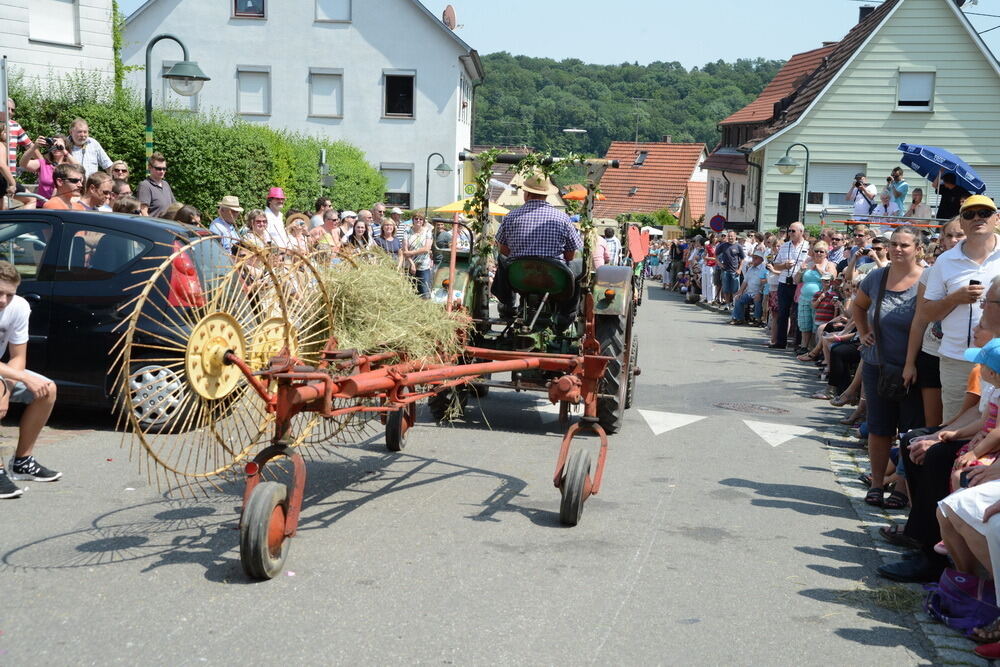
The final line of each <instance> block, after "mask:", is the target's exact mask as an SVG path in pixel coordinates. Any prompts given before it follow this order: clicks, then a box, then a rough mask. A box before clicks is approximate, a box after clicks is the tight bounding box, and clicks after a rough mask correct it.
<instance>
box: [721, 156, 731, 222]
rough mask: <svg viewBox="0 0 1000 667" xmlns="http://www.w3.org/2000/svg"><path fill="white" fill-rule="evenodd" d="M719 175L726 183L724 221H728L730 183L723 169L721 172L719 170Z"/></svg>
mask: <svg viewBox="0 0 1000 667" xmlns="http://www.w3.org/2000/svg"><path fill="white" fill-rule="evenodd" d="M719 173H720V174H722V180H724V181H725V182H726V220H727V221H728V220H729V198H730V196H732V194H733V193H732V191H731V190H730V189H729V188H730V187H731V186H732V183H730V182H729V179H728V178H727V177H726V172H725V170H724V169H723V170H719Z"/></svg>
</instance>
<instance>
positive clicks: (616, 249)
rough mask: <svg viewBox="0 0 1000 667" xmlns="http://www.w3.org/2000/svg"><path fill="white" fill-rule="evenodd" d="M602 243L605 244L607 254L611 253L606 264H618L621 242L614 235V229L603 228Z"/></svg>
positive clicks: (619, 261)
mask: <svg viewBox="0 0 1000 667" xmlns="http://www.w3.org/2000/svg"><path fill="white" fill-rule="evenodd" d="M604 243H605V244H607V246H608V254H609V255H611V261H610V262H608V264H614V265H617V264H620V263H621V260H622V242H621V241H619V240H618V237H617V236H615V230H614V229H612V228H611V227H608V228H607V229H605V230H604Z"/></svg>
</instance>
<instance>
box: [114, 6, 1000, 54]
mask: <svg viewBox="0 0 1000 667" xmlns="http://www.w3.org/2000/svg"><path fill="white" fill-rule="evenodd" d="M201 1H203V2H204V1H207V0H201ZM211 1H213V2H219V1H225V0H211ZM308 1H309V0H280V2H308ZM356 1H358V2H371V1H372V0H356ZM142 2H143V0H119V3H120V6H121V9H122V11H123V12H125V13H126V14H128V13H131V12H132V11H134V10H135V9H136V8H137V7H139V5H141V4H142ZM272 2H278V0H272ZM279 4H280V3H279ZM448 4H449V3H448V1H447V0H443V1H442V0H424V5H425V6H426V7H427V8H428V9H430V10H431V11H432V12H433V13H434V14H435V15H437V16H440V15H441V12H442V11H443V10H444V8H445V6H446V5H448ZM451 4H452V5H453V6H454V7H455V13H456V15H457V18H458V24H459V26H460V27H459V28H458V31H457V32H458V34H459V35H460V36H461V37H462V39H464V40H465V41H466V42H468V44H469V45H470V46H472V48H474V49H476V50H477V51H479V52H480V53H492V52H494V51H509V52H510V53H513V54H515V55H528V56H540V57H547V58H554V59H556V60H561V59H563V58H579V59H580V60H582V61H584V62H589V63H601V64H612V63H622V62H634V61H638V62H639V63H641V64H646V63H650V62H653V61H655V60H662V61H665V62H672V61H678V62H680V63H681V64H682V65H684V66H685V67H688V68H690V67H694V66H696V65H703V64H705V63H707V62H712V61H715V60H727V61H733V60H736V59H737V58H756V57H762V58H774V59H781V60H785V59H787V58H788V57H789V56H791V55H792V54H794V53H798V52H799V51H807V50H809V49H813V48H816V47H818V46H820V44H821V43H822V42H823V41H836V40H839V39H840V38H841V37H843V36H844V35H845V34H846V33H847V31H848V30H850V28H851V26H852V25H854V24H855V23H856V22H857V19H858V7H860V6H861V5H862V4H863V3H862V2H856V1H854V0H711V1H706V0H619V1H618V2H606V1H605V2H598V1H597V0H451ZM873 4H877V0H876V1H875V2H874V3H873ZM964 9H965V10H966V11H969V12H982V13H987V14H1000V0H980V2H979V4H978V5H975V6H974V5H971V4H968V3H967V5H966V7H965V8H964ZM970 18H971V19H972V23H973V25H974V26H975V27H976V29H977V30H986V29H989V28H992V27H994V26H998V25H1000V18H989V17H981V16H970ZM983 37H984V38H985V39H986V43H987V45H989V47H990V48H991V49H992V50H993V52H994V53H997V51H998V49H1000V30H994V31H992V32H989V33H986V34H985V35H984V36H983Z"/></svg>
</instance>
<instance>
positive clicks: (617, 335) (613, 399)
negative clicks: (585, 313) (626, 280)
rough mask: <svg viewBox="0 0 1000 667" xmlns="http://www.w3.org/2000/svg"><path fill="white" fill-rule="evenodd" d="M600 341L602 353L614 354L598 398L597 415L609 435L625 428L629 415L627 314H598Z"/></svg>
mask: <svg viewBox="0 0 1000 667" xmlns="http://www.w3.org/2000/svg"><path fill="white" fill-rule="evenodd" d="M595 324H596V327H595V329H596V332H595V333H596V335H597V342H598V343H600V344H601V354H602V355H603V356H606V357H611V361H609V362H608V365H607V366H606V367H605V368H604V378H603V380H602V381H601V384H600V388H599V390H598V391H599V393H600V394H601V397H600V398H598V399H597V419H598V421H599V422H600V424H601V426H602V427H603V428H604V431H605V433H607V434H608V435H611V434H614V433H617V432H618V431H620V430H621V427H622V419H623V418H624V416H625V393H626V389H627V386H628V377H627V375H628V368H627V367H626V365H625V363H624V359H625V318H623V317H618V316H616V315H600V316H598V317H597V322H596V323H595Z"/></svg>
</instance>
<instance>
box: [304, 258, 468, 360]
mask: <svg viewBox="0 0 1000 667" xmlns="http://www.w3.org/2000/svg"><path fill="white" fill-rule="evenodd" d="M320 271H321V274H322V279H323V281H324V283H325V284H326V288H327V290H328V291H329V293H330V301H331V302H332V304H333V326H332V333H333V336H334V337H335V338H336V339H337V345H338V347H340V348H341V349H356V350H358V351H360V352H364V353H373V352H381V351H393V352H397V353H399V354H400V356H401V357H406V358H409V359H425V360H428V361H432V360H447V359H449V358H450V357H453V356H454V355H456V354H458V353H460V352H461V350H462V343H461V341H462V339H463V336H462V333H463V332H464V331H465V330H467V329H468V328H469V326H470V325H471V321H470V319H469V318H468V317H467V316H466V315H464V314H462V313H455V312H452V313H448V312H445V309H444V306H443V305H441V304H438V303H434V302H433V301H431V300H429V299H422V298H420V297H419V296H418V295H417V293H416V290H415V288H414V286H413V283H412V282H411V280H410V278H409V276H407V275H405V274H403V273H401V272H400V271H399V269H398V268H396V263H395V262H394V261H393V260H392V259H391V258H390V257H389V256H388V255H385V254H383V253H381V252H374V253H371V254H366V255H363V256H361V257H356V258H351V259H349V260H348V259H346V258H345V260H344V261H341V262H340V263H339V264H333V265H332V266H329V267H323V268H321V269H320Z"/></svg>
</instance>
